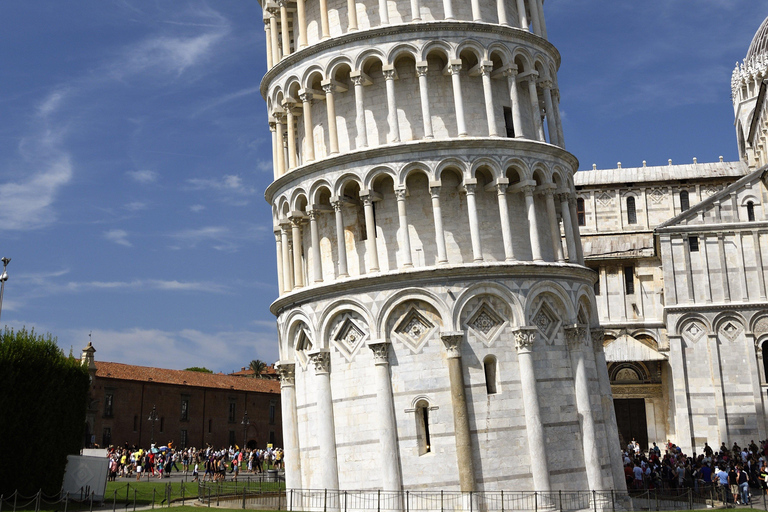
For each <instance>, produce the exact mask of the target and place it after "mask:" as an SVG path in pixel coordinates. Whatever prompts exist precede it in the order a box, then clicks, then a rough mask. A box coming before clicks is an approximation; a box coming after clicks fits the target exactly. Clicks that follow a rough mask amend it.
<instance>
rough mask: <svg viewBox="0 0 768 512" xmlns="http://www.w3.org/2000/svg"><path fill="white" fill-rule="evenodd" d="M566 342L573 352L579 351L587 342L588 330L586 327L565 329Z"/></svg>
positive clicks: (572, 326) (574, 326)
mask: <svg viewBox="0 0 768 512" xmlns="http://www.w3.org/2000/svg"><path fill="white" fill-rule="evenodd" d="M563 330H564V331H565V341H566V342H567V343H568V347H569V348H570V349H572V350H574V349H578V348H579V347H581V345H582V344H583V343H584V342H585V341H586V340H587V328H586V326H584V325H570V326H568V327H565V328H563Z"/></svg>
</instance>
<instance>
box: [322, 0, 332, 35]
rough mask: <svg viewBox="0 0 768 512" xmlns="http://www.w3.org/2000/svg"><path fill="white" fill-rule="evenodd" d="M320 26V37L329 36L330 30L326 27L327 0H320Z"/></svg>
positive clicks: (327, 25)
mask: <svg viewBox="0 0 768 512" xmlns="http://www.w3.org/2000/svg"><path fill="white" fill-rule="evenodd" d="M320 27H321V28H320V29H321V31H322V39H328V38H329V37H331V31H330V29H329V28H328V27H329V24H328V0H320Z"/></svg>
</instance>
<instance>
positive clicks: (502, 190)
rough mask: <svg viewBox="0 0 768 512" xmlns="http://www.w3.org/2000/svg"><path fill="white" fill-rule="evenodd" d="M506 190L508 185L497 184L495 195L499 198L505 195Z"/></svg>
mask: <svg viewBox="0 0 768 512" xmlns="http://www.w3.org/2000/svg"><path fill="white" fill-rule="evenodd" d="M507 188H509V185H507V184H506V183H497V184H496V193H497V194H498V195H500V196H503V195H506V193H507Z"/></svg>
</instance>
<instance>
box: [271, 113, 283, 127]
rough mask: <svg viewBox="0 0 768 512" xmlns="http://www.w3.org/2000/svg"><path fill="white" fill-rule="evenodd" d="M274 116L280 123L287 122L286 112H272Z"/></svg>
mask: <svg viewBox="0 0 768 512" xmlns="http://www.w3.org/2000/svg"><path fill="white" fill-rule="evenodd" d="M272 117H274V118H275V122H276V123H280V124H283V123H285V112H280V111H275V112H272Z"/></svg>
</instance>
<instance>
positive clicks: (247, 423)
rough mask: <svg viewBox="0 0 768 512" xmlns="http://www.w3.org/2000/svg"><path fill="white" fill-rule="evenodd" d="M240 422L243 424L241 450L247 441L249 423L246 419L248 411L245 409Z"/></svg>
mask: <svg viewBox="0 0 768 512" xmlns="http://www.w3.org/2000/svg"><path fill="white" fill-rule="evenodd" d="M240 424H241V425H242V426H243V448H242V449H243V450H245V444H246V442H247V441H248V425H250V424H251V421H250V420H249V419H248V411H245V414H243V421H241V422H240Z"/></svg>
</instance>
